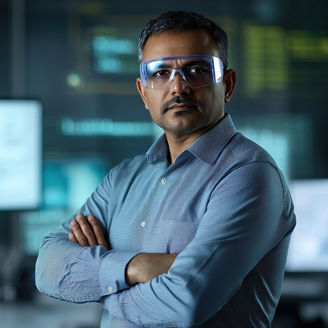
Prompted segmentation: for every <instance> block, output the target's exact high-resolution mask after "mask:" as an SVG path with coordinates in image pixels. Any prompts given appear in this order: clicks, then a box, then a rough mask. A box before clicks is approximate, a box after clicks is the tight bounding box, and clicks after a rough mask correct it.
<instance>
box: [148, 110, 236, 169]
mask: <svg viewBox="0 0 328 328" xmlns="http://www.w3.org/2000/svg"><path fill="white" fill-rule="evenodd" d="M235 134H236V129H235V126H234V124H233V122H232V119H231V116H230V115H229V114H226V115H225V116H224V118H223V119H222V120H221V121H220V122H219V123H218V124H216V125H215V126H214V127H213V128H212V129H210V130H209V131H207V132H206V133H204V134H203V135H202V136H200V137H199V138H198V139H197V140H196V141H194V142H193V143H192V144H191V145H190V146H189V147H188V148H187V149H186V151H188V152H190V153H191V154H193V155H194V156H195V157H197V158H198V159H200V160H202V161H204V162H206V163H207V164H214V162H215V161H216V159H217V158H218V156H219V154H220V153H221V151H222V150H223V149H224V147H225V146H226V144H227V143H228V142H229V140H230V139H231V138H232V137H233V136H234V135H235ZM167 154H168V145H167V141H166V138H165V135H164V134H163V135H162V136H161V137H160V138H159V139H157V141H155V143H154V144H153V145H152V146H151V147H150V148H149V150H148V151H147V153H146V156H147V158H148V161H149V162H150V163H155V162H156V161H158V160H167Z"/></svg>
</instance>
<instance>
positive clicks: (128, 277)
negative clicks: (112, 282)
mask: <svg viewBox="0 0 328 328" xmlns="http://www.w3.org/2000/svg"><path fill="white" fill-rule="evenodd" d="M177 256H178V254H158V253H140V254H138V255H136V256H135V257H133V258H132V260H131V261H130V262H129V263H128V265H127V267H126V270H125V281H126V283H127V284H128V285H130V286H131V285H134V284H137V283H141V282H147V281H149V280H152V279H154V278H156V277H158V276H159V275H161V274H163V273H167V272H168V271H169V269H170V268H171V266H172V264H173V262H174V260H175V258H176V257H177Z"/></svg>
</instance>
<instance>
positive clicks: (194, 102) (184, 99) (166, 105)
mask: <svg viewBox="0 0 328 328" xmlns="http://www.w3.org/2000/svg"><path fill="white" fill-rule="evenodd" d="M175 104H185V105H188V106H193V107H199V106H200V103H199V102H198V101H197V100H194V99H190V98H188V97H187V96H184V95H182V96H175V97H173V98H172V99H171V100H169V101H167V102H166V103H164V104H163V105H162V111H163V112H166V111H167V110H169V109H170V107H172V106H174V105H175Z"/></svg>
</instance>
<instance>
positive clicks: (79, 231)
mask: <svg viewBox="0 0 328 328" xmlns="http://www.w3.org/2000/svg"><path fill="white" fill-rule="evenodd" d="M70 226H71V228H72V232H71V233H70V234H69V236H68V239H69V240H70V241H71V242H73V243H78V244H80V245H81V246H97V245H101V246H104V247H105V248H106V249H107V250H109V246H108V243H107V242H106V238H105V236H104V233H103V231H102V229H101V226H100V223H99V221H98V220H97V219H96V217H95V216H93V215H88V217H87V218H86V217H85V216H84V215H83V214H81V213H79V214H78V215H77V216H76V217H75V219H74V220H72V222H71V225H70Z"/></svg>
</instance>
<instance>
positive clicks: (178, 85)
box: [170, 68, 191, 94]
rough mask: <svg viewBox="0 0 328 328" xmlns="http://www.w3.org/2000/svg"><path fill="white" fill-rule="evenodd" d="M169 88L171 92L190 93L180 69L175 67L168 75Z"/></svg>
mask: <svg viewBox="0 0 328 328" xmlns="http://www.w3.org/2000/svg"><path fill="white" fill-rule="evenodd" d="M170 88H171V91H172V93H173V94H183V93H187V94H188V93H190V92H191V88H190V86H189V84H188V82H187V81H186V78H185V76H184V73H183V71H182V70H181V69H179V68H175V69H174V70H173V71H172V72H171V76H170Z"/></svg>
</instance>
